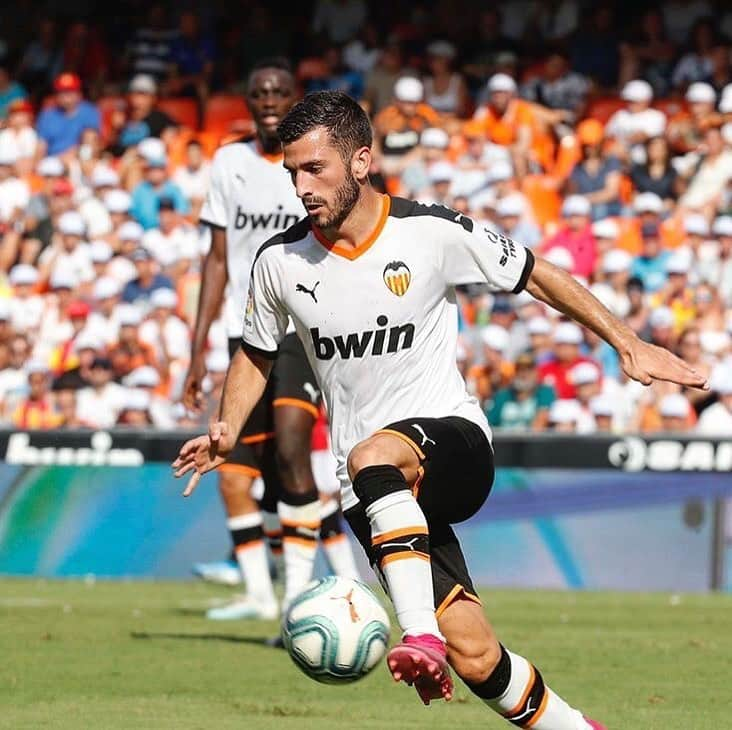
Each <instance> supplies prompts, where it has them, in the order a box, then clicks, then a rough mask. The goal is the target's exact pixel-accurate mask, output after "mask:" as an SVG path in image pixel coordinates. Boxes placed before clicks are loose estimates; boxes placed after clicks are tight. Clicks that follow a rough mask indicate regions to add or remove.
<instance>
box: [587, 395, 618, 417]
mask: <svg viewBox="0 0 732 730" xmlns="http://www.w3.org/2000/svg"><path fill="white" fill-rule="evenodd" d="M590 411H591V412H592V415H593V416H610V417H612V416H613V415H615V404H614V403H613V399H612V398H611V397H610V396H608V395H605V394H604V393H600V394H599V395H596V396H594V397H593V398H591V399H590Z"/></svg>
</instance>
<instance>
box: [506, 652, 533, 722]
mask: <svg viewBox="0 0 732 730" xmlns="http://www.w3.org/2000/svg"><path fill="white" fill-rule="evenodd" d="M529 671H530V672H531V673H530V674H529V681H528V682H527V683H526V689H525V690H524V693H523V694H522V695H521V699H520V700H519V701H518V703H517V704H516V705H515V706H514V707H513V708H512V709H510V710H509V711H508V712H504V713H503V716H504V717H505V718H510V717H511V715H515V714H516V713H517V712H518V711H519V710H520V709H521V708H522V707H523V706H524V703H525V702H526V700H527V699H528V698H529V693H530V692H531V690H532V689H533V688H534V682H535V681H536V671H535V669H534V665H533V664H532V663H531V662H529Z"/></svg>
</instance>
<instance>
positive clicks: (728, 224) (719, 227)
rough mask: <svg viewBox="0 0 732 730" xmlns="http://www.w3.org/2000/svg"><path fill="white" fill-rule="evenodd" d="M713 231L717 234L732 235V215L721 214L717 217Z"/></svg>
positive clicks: (713, 224)
mask: <svg viewBox="0 0 732 730" xmlns="http://www.w3.org/2000/svg"><path fill="white" fill-rule="evenodd" d="M712 233H713V234H714V235H715V236H732V215H720V216H719V217H717V218H715V219H714V223H712Z"/></svg>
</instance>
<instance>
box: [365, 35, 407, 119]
mask: <svg viewBox="0 0 732 730" xmlns="http://www.w3.org/2000/svg"><path fill="white" fill-rule="evenodd" d="M404 61H405V60H404V52H403V50H402V46H401V44H400V43H399V41H398V40H397V39H396V38H393V37H391V38H387V40H386V42H385V43H384V46H383V48H382V49H381V53H380V55H379V59H378V61H377V63H376V65H375V66H374V67H373V69H371V71H369V72H368V73H367V74H366V76H365V79H364V85H365V88H364V94H363V100H362V103H363V106H364V108H365V109H366V110H367V111H368V113H369V114H370V116H371V118H372V119H375V118H376V116H377V115H378V114H379V112H380V111H381V110H382V109H384V108H385V107H387V106H388V105H389V104H391V103H392V101H393V98H394V84H396V82H397V81H398V80H399V79H400V78H401V77H402V76H404V75H406V74H405V68H404V65H405V63H404Z"/></svg>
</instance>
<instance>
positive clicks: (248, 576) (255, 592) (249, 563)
mask: <svg viewBox="0 0 732 730" xmlns="http://www.w3.org/2000/svg"><path fill="white" fill-rule="evenodd" d="M226 525H227V527H228V528H229V530H230V531H231V534H232V535H233V536H236V539H235V541H234V552H235V553H236V561H237V563H239V569H240V570H241V572H242V575H243V576H244V580H245V582H246V586H247V595H248V596H250V597H251V598H252V599H253V600H255V601H258V602H261V603H273V602H276V600H277V599H276V598H275V594H274V590H273V588H272V579H271V578H270V575H269V563H268V562H267V550H266V548H265V546H264V539H263V532H262V515H261V514H260V513H259V512H251V513H249V514H246V515H238V516H237V517H229V519H227V521H226Z"/></svg>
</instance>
